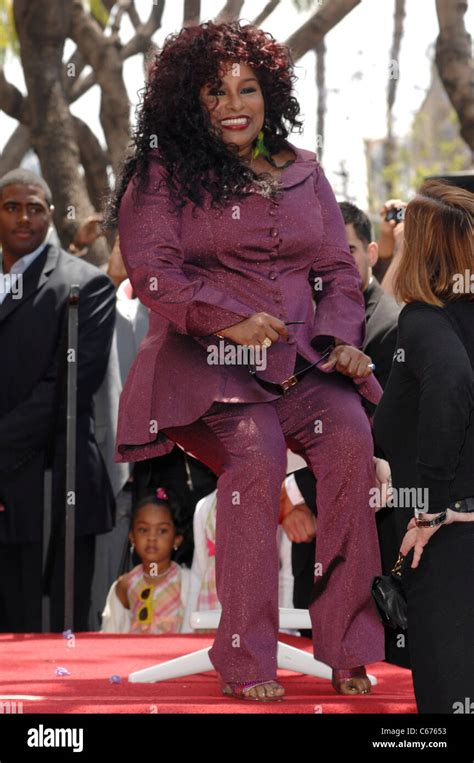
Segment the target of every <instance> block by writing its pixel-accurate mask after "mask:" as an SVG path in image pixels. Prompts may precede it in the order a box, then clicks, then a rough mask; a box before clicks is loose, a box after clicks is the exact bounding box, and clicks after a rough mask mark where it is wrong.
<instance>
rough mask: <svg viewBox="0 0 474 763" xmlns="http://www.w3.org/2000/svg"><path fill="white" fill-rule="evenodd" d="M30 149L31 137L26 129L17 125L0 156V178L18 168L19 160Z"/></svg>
mask: <svg viewBox="0 0 474 763" xmlns="http://www.w3.org/2000/svg"><path fill="white" fill-rule="evenodd" d="M30 148H31V137H30V131H29V129H28V127H26V126H25V125H18V126H17V127H16V128H15V130H14V132H13V134H12V135H11V136H10V138H9V139H8V140H7V142H6V145H5V148H4V149H3V152H2V154H1V155H0V177H2V176H3V175H5V174H6V173H7V172H10V170H15V169H16V168H17V167H19V166H20V164H21V160H22V159H23V157H24V156H25V154H26V152H27V151H28V150H29V149H30Z"/></svg>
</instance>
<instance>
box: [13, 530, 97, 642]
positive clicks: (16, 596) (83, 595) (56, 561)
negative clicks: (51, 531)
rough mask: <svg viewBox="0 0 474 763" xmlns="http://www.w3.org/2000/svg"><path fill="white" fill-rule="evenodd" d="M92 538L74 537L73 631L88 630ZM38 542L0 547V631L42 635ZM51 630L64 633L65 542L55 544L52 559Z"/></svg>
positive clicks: (92, 565)
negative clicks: (40, 633)
mask: <svg viewBox="0 0 474 763" xmlns="http://www.w3.org/2000/svg"><path fill="white" fill-rule="evenodd" d="M94 553H95V535H84V536H82V537H76V541H75V565H74V567H75V573H74V584H75V585H74V631H77V632H80V631H87V630H89V608H90V599H91V587H92V576H93V574H94ZM41 572H42V546H41V543H15V544H13V543H12V544H6V543H2V544H0V631H1V632H3V633H39V632H41V600H42V592H43V583H42V574H41ZM49 597H50V620H51V624H50V631H51V632H52V633H61V632H62V631H63V630H64V543H63V542H58V543H57V544H55V547H54V550H53V554H52V557H51V567H50V578H49Z"/></svg>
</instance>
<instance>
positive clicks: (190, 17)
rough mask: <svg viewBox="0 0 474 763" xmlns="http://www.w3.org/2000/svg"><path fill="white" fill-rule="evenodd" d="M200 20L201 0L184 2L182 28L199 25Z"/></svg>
mask: <svg viewBox="0 0 474 763" xmlns="http://www.w3.org/2000/svg"><path fill="white" fill-rule="evenodd" d="M200 18H201V0H184V13H183V26H190V25H191V24H199V21H200Z"/></svg>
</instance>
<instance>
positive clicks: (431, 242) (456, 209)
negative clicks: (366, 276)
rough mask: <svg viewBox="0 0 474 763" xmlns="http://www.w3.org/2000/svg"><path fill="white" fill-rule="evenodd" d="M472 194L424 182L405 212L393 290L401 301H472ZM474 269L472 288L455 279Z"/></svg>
mask: <svg viewBox="0 0 474 763" xmlns="http://www.w3.org/2000/svg"><path fill="white" fill-rule="evenodd" d="M473 265H474V194H473V193H470V192H469V191H466V190H464V189H463V188H458V187H456V186H454V185H451V183H448V182H444V181H443V182H441V181H439V180H427V181H426V182H425V183H423V185H422V186H421V188H420V189H419V191H418V193H417V195H416V196H415V198H414V199H413V200H412V201H411V202H410V203H409V204H408V206H407V208H406V210H405V224H404V248H403V254H402V258H401V260H400V267H399V270H398V273H397V275H396V277H395V283H394V290H395V294H396V296H397V298H398V299H399V300H400V301H402V302H414V301H415V300H419V301H421V302H427V303H428V304H430V305H437V306H438V307H442V306H443V302H444V301H446V300H454V299H461V298H464V299H465V298H466V297H467V298H468V299H474V267H473ZM466 271H467V272H468V273H469V277H470V275H471V272H472V273H473V277H472V279H470V283H472V287H471V289H470V290H464V291H460V292H458V291H457V290H456V289H454V288H453V287H454V284H455V283H456V280H457V279H458V283H459V278H460V277H462V278H464V274H465V273H466ZM466 292H467V293H466Z"/></svg>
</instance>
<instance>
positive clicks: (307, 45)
mask: <svg viewBox="0 0 474 763" xmlns="http://www.w3.org/2000/svg"><path fill="white" fill-rule="evenodd" d="M360 2H361V0H327V2H326V3H325V5H323V7H322V8H320V10H319V11H317V12H316V13H315V14H314V16H311V18H310V19H308V21H307V22H306V23H305V24H303V25H302V26H300V28H299V29H297V30H296V32H294V33H293V34H292V35H291V37H289V38H288V39H287V40H286V44H287V45H288V46H289V47H290V48H291V51H292V54H293V59H294V60H295V61H297V60H298V59H299V58H301V57H302V56H304V54H305V53H307V52H308V50H312V49H313V48H315V47H316V45H317V44H318V42H320V41H321V40H322V38H323V37H324V35H325V34H327V33H328V32H329V31H330V30H331V29H332V28H333V27H335V26H336V24H338V23H339V22H340V21H341V20H342V19H343V18H344V16H347V14H348V13H350V12H351V11H352V10H354V8H355V7H356V6H357V5H359V4H360Z"/></svg>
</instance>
